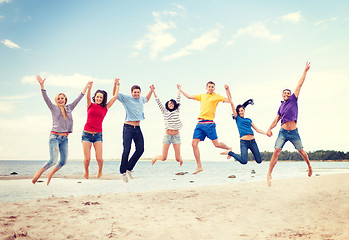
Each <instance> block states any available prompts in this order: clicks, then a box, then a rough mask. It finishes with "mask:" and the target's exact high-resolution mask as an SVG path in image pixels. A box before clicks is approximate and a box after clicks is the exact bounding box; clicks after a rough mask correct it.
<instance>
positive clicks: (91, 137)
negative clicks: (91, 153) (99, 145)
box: [81, 131, 103, 143]
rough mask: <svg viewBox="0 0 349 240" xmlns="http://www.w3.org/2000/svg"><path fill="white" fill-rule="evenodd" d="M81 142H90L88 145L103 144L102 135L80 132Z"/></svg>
mask: <svg viewBox="0 0 349 240" xmlns="http://www.w3.org/2000/svg"><path fill="white" fill-rule="evenodd" d="M81 142H90V143H95V142H103V136H102V133H101V132H99V133H88V132H85V131H82V137H81Z"/></svg>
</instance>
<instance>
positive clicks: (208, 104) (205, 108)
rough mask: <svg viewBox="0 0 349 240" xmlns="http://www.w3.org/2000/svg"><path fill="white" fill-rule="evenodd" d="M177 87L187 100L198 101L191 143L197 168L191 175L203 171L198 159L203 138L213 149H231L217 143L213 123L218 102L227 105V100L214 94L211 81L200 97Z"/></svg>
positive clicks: (213, 85)
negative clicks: (197, 114) (198, 112)
mask: <svg viewBox="0 0 349 240" xmlns="http://www.w3.org/2000/svg"><path fill="white" fill-rule="evenodd" d="M177 87H178V88H179V89H180V91H181V93H182V94H183V95H184V96H186V97H187V98H188V99H193V100H196V101H200V115H199V117H198V120H199V122H198V123H197V125H196V128H195V130H194V134H193V141H192V146H193V152H194V156H195V160H196V164H197V168H196V170H195V171H194V172H193V174H197V173H199V172H201V171H203V170H204V169H203V168H202V165H201V159H200V150H199V142H200V141H204V140H205V138H206V137H208V138H209V139H211V140H212V143H213V145H214V146H215V147H217V148H223V149H226V150H231V148H230V147H228V146H227V145H226V144H225V143H223V142H218V137H217V132H216V124H215V123H214V121H213V119H214V117H215V114H216V108H217V105H218V103H219V102H227V103H229V99H228V98H225V97H223V96H221V95H219V94H216V93H215V92H214V90H215V84H214V82H211V81H210V82H208V83H207V84H206V90H207V93H203V94H201V95H189V94H187V93H185V92H183V91H182V89H181V86H180V85H177ZM226 90H227V89H226Z"/></svg>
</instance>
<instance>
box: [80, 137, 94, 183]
mask: <svg viewBox="0 0 349 240" xmlns="http://www.w3.org/2000/svg"><path fill="white" fill-rule="evenodd" d="M91 146H92V143H90V142H85V141H84V142H82V148H83V150H84V167H85V174H84V178H86V179H88V178H89V170H88V168H89V166H90V161H91Z"/></svg>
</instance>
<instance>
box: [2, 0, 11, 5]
mask: <svg viewBox="0 0 349 240" xmlns="http://www.w3.org/2000/svg"><path fill="white" fill-rule="evenodd" d="M10 1H11V0H0V4H1V3H9V2H10Z"/></svg>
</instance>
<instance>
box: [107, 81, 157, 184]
mask: <svg viewBox="0 0 349 240" xmlns="http://www.w3.org/2000/svg"><path fill="white" fill-rule="evenodd" d="M117 86H118V85H117V83H115V84H114V89H113V94H115V92H116V88H117ZM153 90H154V85H151V86H150V91H149V93H148V94H147V96H146V97H143V96H141V88H140V87H139V86H138V85H134V86H132V88H131V96H129V95H124V94H122V93H119V95H118V97H117V99H118V100H119V101H120V102H121V103H122V105H123V106H124V108H125V110H126V117H125V123H124V127H123V135H122V138H123V152H122V157H121V164H120V173H121V174H122V178H123V180H124V181H125V182H128V179H132V178H133V177H132V174H131V171H132V170H133V168H134V167H135V165H136V163H137V161H138V160H139V158H140V157H141V156H142V154H143V152H144V138H143V134H142V131H141V127H140V122H141V120H144V112H143V105H144V104H145V103H147V102H149V100H150V97H151V95H152V93H153ZM132 141H134V143H135V147H136V150H135V152H134V154H133V155H132V156H131V158H130V159H129V155H130V151H131V144H132Z"/></svg>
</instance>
